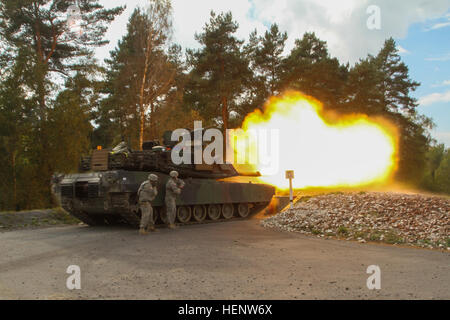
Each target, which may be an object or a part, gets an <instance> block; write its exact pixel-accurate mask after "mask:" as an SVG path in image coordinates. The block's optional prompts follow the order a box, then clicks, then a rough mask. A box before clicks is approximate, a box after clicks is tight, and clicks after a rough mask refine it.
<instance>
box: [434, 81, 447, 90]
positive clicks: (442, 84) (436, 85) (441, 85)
mask: <svg viewBox="0 0 450 320" xmlns="http://www.w3.org/2000/svg"><path fill="white" fill-rule="evenodd" d="M446 86H450V80H444V81H442V82H439V83H435V84H432V85H431V87H432V88H439V87H446Z"/></svg>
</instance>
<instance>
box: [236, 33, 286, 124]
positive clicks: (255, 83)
mask: <svg viewBox="0 0 450 320" xmlns="http://www.w3.org/2000/svg"><path fill="white" fill-rule="evenodd" d="M286 40H287V33H286V32H285V33H281V32H280V31H279V29H278V25H277V24H273V25H272V26H271V27H270V30H268V31H266V32H265V34H264V36H258V34H257V31H256V30H255V31H253V32H252V33H251V34H250V37H249V43H248V44H247V45H246V46H245V48H244V50H245V54H246V55H247V57H248V59H249V61H250V69H251V70H252V72H253V76H252V77H251V79H250V81H248V82H247V83H248V86H247V88H246V94H245V99H244V102H243V103H241V104H240V105H239V113H240V115H241V120H243V118H244V117H245V116H246V115H247V114H248V113H249V112H252V111H253V110H255V109H257V108H262V107H263V105H264V102H265V101H266V100H267V99H268V98H269V97H270V96H274V95H277V94H279V93H280V90H279V89H280V88H279V86H280V81H281V78H282V72H283V62H284V58H283V51H284V47H285V43H286Z"/></svg>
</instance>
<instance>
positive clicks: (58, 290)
mask: <svg viewBox="0 0 450 320" xmlns="http://www.w3.org/2000/svg"><path fill="white" fill-rule="evenodd" d="M0 252H1V255H0V299H450V253H449V252H441V251H436V250H425V249H415V248H404V247H396V246H388V245H381V244H371V243H364V244H362V243H357V242H349V241H339V240H324V239H319V238H314V237H309V236H305V235H300V234H293V233H285V232H278V231H274V230H268V229H264V228H263V227H261V226H260V225H259V221H258V220H249V221H236V222H226V223H215V224H206V225H193V226H184V227H180V228H178V229H176V230H173V231H172V230H168V229H161V230H160V232H158V233H155V234H150V235H148V236H139V235H138V234H137V231H136V230H133V229H127V228H107V227H102V228H92V227H86V226H70V227H57V228H47V229H37V230H20V231H10V232H3V233H0ZM69 265H78V266H79V267H80V270H81V289H80V290H68V289H67V287H66V280H67V278H68V277H69V276H70V275H69V274H67V273H66V271H67V267H68V266H69ZM369 265H378V266H379V267H380V269H381V289H380V290H369V289H368V288H367V286H366V281H367V278H368V277H369V276H370V275H369V274H367V273H366V270H367V267H368V266H369Z"/></svg>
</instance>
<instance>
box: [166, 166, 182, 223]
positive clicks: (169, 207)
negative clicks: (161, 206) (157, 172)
mask: <svg viewBox="0 0 450 320" xmlns="http://www.w3.org/2000/svg"><path fill="white" fill-rule="evenodd" d="M183 187H184V182H183V180H181V179H178V172H177V171H171V172H170V178H169V180H168V181H167V184H166V213H167V222H168V223H169V228H170V229H175V217H176V212H177V205H176V203H175V199H176V197H177V195H179V194H180V193H181V189H183Z"/></svg>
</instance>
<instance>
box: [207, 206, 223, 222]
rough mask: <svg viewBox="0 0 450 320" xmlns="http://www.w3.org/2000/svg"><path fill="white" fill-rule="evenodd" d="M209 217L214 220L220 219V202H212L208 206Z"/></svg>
mask: <svg viewBox="0 0 450 320" xmlns="http://www.w3.org/2000/svg"><path fill="white" fill-rule="evenodd" d="M208 217H209V218H210V219H211V220H213V221H217V220H219V218H220V206H219V205H218V204H210V205H209V206H208Z"/></svg>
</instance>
